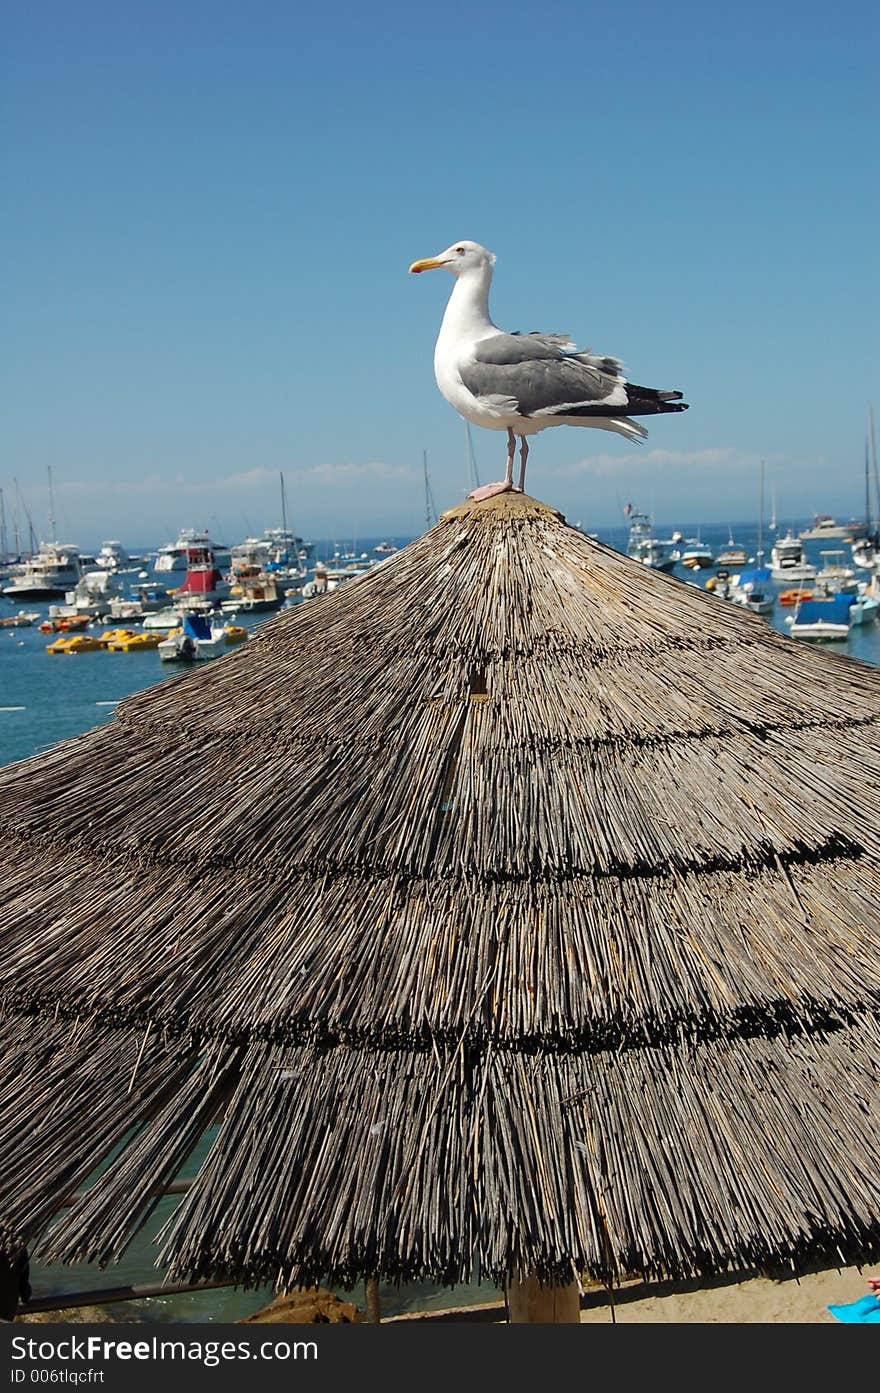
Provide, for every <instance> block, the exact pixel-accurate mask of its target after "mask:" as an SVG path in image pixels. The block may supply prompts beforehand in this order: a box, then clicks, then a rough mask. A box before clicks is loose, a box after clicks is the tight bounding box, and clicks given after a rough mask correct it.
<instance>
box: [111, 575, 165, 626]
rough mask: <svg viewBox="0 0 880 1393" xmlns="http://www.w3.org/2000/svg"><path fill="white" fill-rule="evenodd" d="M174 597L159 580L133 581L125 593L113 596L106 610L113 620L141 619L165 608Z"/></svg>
mask: <svg viewBox="0 0 880 1393" xmlns="http://www.w3.org/2000/svg"><path fill="white" fill-rule="evenodd" d="M173 598H174V597H173V596H172V594H171V591H170V590H169V589H168V588H167V586H164V585H162V583H161V582H159V581H135V582H134V583H133V584H132V585H130V586H129V587H128V589H127V592H126V594H124V595H118V596H115V597H114V598H113V599H111V601H110V608H109V610H108V611H107V612H108V614H109V615H110V618H111V619H113V620H117V619H121V620H123V621H124V620H126V619H135V620H141V619H143V618H144V617H145V616H146V615H148V614H155V613H156V612H157V611H158V610H160V609H167V607H168V605H169V604H170V603H171V601H172V599H173Z"/></svg>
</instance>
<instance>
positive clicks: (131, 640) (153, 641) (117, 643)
mask: <svg viewBox="0 0 880 1393" xmlns="http://www.w3.org/2000/svg"><path fill="white" fill-rule="evenodd" d="M161 642H162V635H161V634H155V633H154V634H150V633H142V634H130V635H129V636H128V637H126V638H114V639H111V640H110V642H109V643H108V644H107V648H108V650H109V651H110V652H111V653H134V652H136V651H137V650H138V649H139V648H157V647H158V646H159V644H160V643H161Z"/></svg>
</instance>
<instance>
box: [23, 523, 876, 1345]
mask: <svg viewBox="0 0 880 1393" xmlns="http://www.w3.org/2000/svg"><path fill="white" fill-rule="evenodd" d="M681 530H682V531H684V532H685V535H686V536H692V535H694V534H695V532H696V528H693V529H688V528H686V527H682V528H681ZM670 531H671V529H667V528H664V527H658V528H657V534H658V535H659V536H665V537H668V536H669V533H670ZM733 533H734V537H735V539H736V541H737V543H738V544H740V545H743V546H745V547H746V548H747V550H748V551H749V554H750V555H752V554H753V553H754V551H755V548H756V543H757V534H756V529H755V527H754V526H750V525H748V524H743V525H739V526H737V525H734V526H733ZM599 535H600V538H601V540H602V541H605V542H608V543H609V544H610V545H612V546H616V547H618V548H619V549H620V550H624V549H625V546H626V537H627V531H626V528H623V527H621V528H618V529H614V530H611V531H606V532H600V534H599ZM700 535H701V537H702V539H703V540H704V541H706V542H708V543H710V544H711V545H713V546H714V547H716V549H718V550H720V548H721V547H722V546H723V545H724V544H725V543H726V542H727V528H726V527H704V528H702V529H701V531H700ZM376 540H378V539H376ZM771 541H772V538H770V537H769V536H767V535H765V538H764V551H765V558H767V559H769V549H770V543H771ZM371 545H372V543H371V542H370V543H366V544H365V546H367V547H370V546H371ZM824 545H825V547H826V549H827V547H829V546H832V547H833V546H836V545H837V546H840V547H842V548H843V549H844V550H846V551H847V553H848V548H847V547H846V546H845V544H844V543H839V544H838V543H833V542H832V543H825V544H824ZM819 548H820V544H818V543H810V542H808V543H806V545H805V551H806V554H807V556H808V558H809V559H810V560H812V561H814V562H815V563H816V564H817V565H821V564H822V562H821V558H820V556H819ZM326 554H327V549H326V548H325V549H324V550H323V551H322V550H320V549H319V550H318V555H319V556H321V555H326ZM676 574H678V575H679V576H680V578H681V579H682V580H684V579H687V580H689V581H694V582H695V583H697V584H699V585H702V584H703V583H704V581H705V578H706V577H707V576H709V575H711V574H713V572H711V571H702V572H695V573H692V572H688V571H686V570H683V569H682V568H680V567H679V568H677V570H676ZM775 588H776V589H777V590H778V589H779V588H781V587H775ZM18 608H27V609H34V610H38V611H39V612H40V614H41V615H45V614H46V613H47V612H48V603H42V604H40V603H35V604H33V605H31V604H26V605H19V604H16V605H14V606H13V605H12V604H10V602H9V601H7V600H3V599H0V615H2V614H6V613H14V612H15V610H16V609H18ZM787 613H790V611H788V610H786V609H785V608H783V607H781V606H777V607H776V609H775V611H774V613H773V614H772V615H771V616H769V617H768V621H767V622H768V623H770V624H772V625H773V626H774V627H775V628H777V629H778V630H779V631H780V632H782V633H786V632H787V631H786V628H785V624H784V619H785V615H786V614H787ZM262 618H263V617H262V616H258V617H257V619H256V620H251V621H250V623H249V627H251V628H254V627H257V625H258V624H259V623H260V622H261V621H262ZM51 641H52V636H50V635H47V634H43V633H41V632H40V631H39V629H38V628H37V627H34V628H31V629H11V630H5V629H4V630H0V764H7V763H9V762H11V761H12V760H16V759H21V758H24V757H26V756H29V755H32V754H35V753H38V752H39V751H41V750H45V749H47V748H49V747H50V746H51V745H53V744H55V743H56V742H57V741H59V740H64V739H67V738H68V737H70V736H72V735H78V734H80V733H82V732H83V731H86V730H90V729H92V728H93V727H95V726H96V725H99V724H100V723H102V722H103V721H106V720H112V718H113V713H114V709H115V704H116V703H117V702H118V701H119V700H121V699H122V698H124V697H126V696H129V695H131V694H132V693H134V692H137V691H141V690H143V689H144V688H146V687H150V686H153V685H155V684H156V683H158V682H161V681H169V680H173V676H172V677H169V673H168V665H167V664H165V663H163V662H162V660H161V659H160V658H159V655H158V653H157V652H156V651H155V649H149V650H146V651H144V652H139V653H138V652H133V653H108V652H106V651H105V650H101V651H99V652H94V653H82V654H77V655H73V656H66V655H62V656H51V655H49V654H47V653H46V651H45V650H46V645H47V644H48V643H50V642H51ZM791 642H792V643H799V642H801V640H797V639H792V640H791ZM833 647H834V649H835V651H839V652H846V653H848V654H850V655H851V656H853V657H856V658H859V659H861V660H862V661H864V662H868V663H871V664H875V665H877V666H880V624H878V623H874V624H869V625H865V626H863V627H861V628H859V627H857V628H856V629H854V630H853V631H852V634H851V636H850V638H849V639H848V640H847V641H846V643H845V644H840V643H836V644H834V645H833ZM199 1163H200V1156H199V1154H197V1155H196V1156H195V1157H194V1158H193V1159H192V1161H191V1164H190V1167H189V1170H188V1172H185V1173H188V1174H191V1173H193V1172H194V1170H195V1169H197V1168H198V1165H199ZM177 1202H178V1200H177V1199H176V1198H173V1197H172V1198H168V1199H166V1200H163V1201H162V1202H161V1203H160V1205H159V1206H158V1207H157V1210H156V1211H155V1212H154V1214H153V1215H152V1217H151V1219H150V1222H149V1224H148V1225H147V1226H146V1227H145V1228H144V1230H142V1232H141V1233H140V1234H139V1235H138V1236H137V1237H136V1239H135V1240H134V1242H133V1243H132V1245H131V1247H130V1248H129V1250H128V1252H127V1254H126V1256H125V1258H124V1260H123V1261H122V1262H121V1263H119V1264H118V1265H116V1266H114V1267H113V1268H111V1269H109V1270H108V1271H106V1272H101V1271H99V1270H97V1269H95V1268H91V1267H88V1266H85V1265H75V1266H71V1267H45V1268H44V1267H40V1266H38V1265H36V1264H35V1265H34V1266H33V1269H32V1285H33V1289H34V1295H35V1296H44V1295H49V1294H50V1293H55V1292H65V1291H74V1290H85V1289H88V1288H97V1287H108V1286H120V1285H128V1284H132V1285H136V1284H141V1283H146V1282H156V1281H158V1280H161V1272H159V1271H157V1269H156V1268H155V1267H154V1266H153V1261H154V1254H155V1249H154V1248H153V1246H152V1238H153V1236H154V1234H155V1233H156V1232H157V1231H158V1229H159V1228H160V1227H161V1226H162V1224H163V1223H164V1222H165V1220H166V1219H167V1217H168V1215H169V1214H170V1212H171V1211H172V1210H173V1208H174V1206H175V1204H176V1203H177ZM272 1296H273V1292H272V1290H271V1289H269V1288H264V1289H262V1290H259V1291H255V1292H242V1291H236V1290H233V1289H217V1290H212V1291H205V1292H195V1293H189V1294H182V1295H172V1296H167V1297H151V1298H149V1299H148V1300H144V1301H140V1302H126V1303H124V1304H122V1305H119V1306H116V1307H109V1308H108V1312H110V1313H112V1314H114V1315H115V1317H116V1318H117V1319H121V1320H125V1319H128V1320H131V1319H135V1320H138V1321H173V1322H180V1321H211V1322H229V1321H234V1320H238V1319H241V1318H242V1317H243V1316H246V1315H249V1314H251V1313H252V1312H254V1311H256V1310H259V1309H260V1308H261V1307H262V1306H265V1305H266V1304H267V1303H268V1302H269V1301H270V1300H271V1299H272ZM496 1296H497V1291H496V1289H495V1288H494V1287H489V1286H481V1285H479V1284H475V1285H473V1286H469V1287H464V1288H456V1289H454V1290H453V1291H449V1290H445V1289H441V1288H437V1287H428V1286H412V1287H403V1288H400V1289H393V1288H383V1290H382V1292H381V1294H380V1298H381V1303H382V1309H383V1311H384V1312H385V1313H387V1314H393V1313H396V1312H399V1311H405V1310H413V1309H429V1308H438V1307H442V1306H447V1305H452V1304H467V1303H470V1302H477V1301H488V1300H492V1299H494V1298H495V1297H496ZM352 1299H353V1300H355V1301H356V1302H357V1303H358V1304H359V1305H361V1306H363V1290H362V1289H360V1290H355V1291H354V1292H353V1293H352Z"/></svg>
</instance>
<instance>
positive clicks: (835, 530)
mask: <svg viewBox="0 0 880 1393" xmlns="http://www.w3.org/2000/svg"><path fill="white" fill-rule="evenodd" d="M867 531H868V524H867V523H866V522H856V521H855V520H851V521H850V522H836V521H835V519H834V518H833V517H831V515H830V513H817V514H816V516H815V517H814V518H813V521H812V523H811V524H810V526H809V527H805V528H804V529H803V531H802V532H799V533H798V537H799V538H800V540H801V541H802V542H818V541H821V540H822V539H823V538H831V539H832V540H836V541H844V542H852V541H855V539H856V538H857V537H864V536H865V535H866V533H867Z"/></svg>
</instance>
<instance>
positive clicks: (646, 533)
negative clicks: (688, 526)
mask: <svg viewBox="0 0 880 1393" xmlns="http://www.w3.org/2000/svg"><path fill="white" fill-rule="evenodd" d="M628 516H629V538H628V540H627V544H626V554H627V556H630V557H632V559H633V561H638V562H640V563H641V565H643V566H648V567H650V568H651V569H652V570H654V571H671V570H672V568H673V566H674V565H675V561H674V559H673V557H672V556H670V554H669V552H668V550H667V548H666V547H665V546H664V544H663V542H661V541H660V539H659V537H655V536H654V528H653V524H652V522H651V519H650V518H649V517H648V514H647V513H634V512H632V511H630V513H629V514H628Z"/></svg>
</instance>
